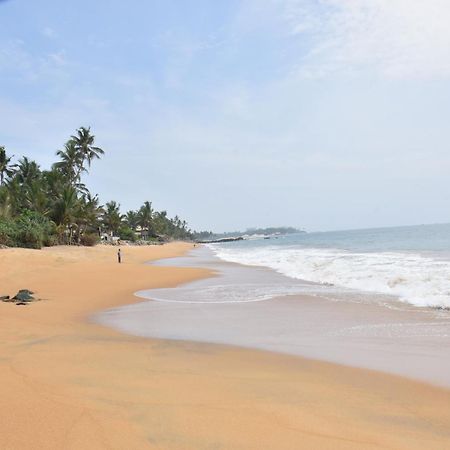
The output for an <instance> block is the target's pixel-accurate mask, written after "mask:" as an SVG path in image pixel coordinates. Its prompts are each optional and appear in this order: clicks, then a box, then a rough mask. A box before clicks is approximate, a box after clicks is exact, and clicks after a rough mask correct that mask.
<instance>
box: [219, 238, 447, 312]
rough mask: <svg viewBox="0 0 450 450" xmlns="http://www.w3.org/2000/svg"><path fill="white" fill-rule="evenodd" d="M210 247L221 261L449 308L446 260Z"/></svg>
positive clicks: (312, 250) (384, 254) (394, 254)
mask: <svg viewBox="0 0 450 450" xmlns="http://www.w3.org/2000/svg"><path fill="white" fill-rule="evenodd" d="M210 247H211V248H212V249H213V250H214V252H215V253H216V255H217V256H218V257H219V258H221V259H223V260H225V261H229V262H235V263H240V264H245V265H251V266H265V267H269V268H271V269H273V270H275V271H277V272H279V273H281V274H283V275H285V276H288V277H291V278H295V279H301V280H306V281H312V282H316V283H321V284H333V285H335V286H341V287H344V288H350V289H356V290H359V291H365V292H376V293H381V294H387V295H392V296H395V297H397V298H398V299H399V300H401V301H403V302H407V303H410V304H412V305H415V306H420V307H436V308H450V261H445V260H438V259H434V258H432V257H428V256H423V255H420V254H408V253H400V252H380V253H356V252H350V251H344V250H337V249H321V248H296V247H289V248H283V247H277V246H270V247H260V248H258V247H255V248H239V247H236V248H227V247H223V246H220V245H211V246H210Z"/></svg>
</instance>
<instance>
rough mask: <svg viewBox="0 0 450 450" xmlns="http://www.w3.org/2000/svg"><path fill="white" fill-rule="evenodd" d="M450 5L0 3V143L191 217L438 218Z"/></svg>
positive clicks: (444, 218)
mask: <svg viewBox="0 0 450 450" xmlns="http://www.w3.org/2000/svg"><path fill="white" fill-rule="evenodd" d="M449 24H450V1H448V0H426V1H425V0H243V1H235V0H223V1H219V0H217V1H212V0H204V1H201V0H189V1H186V0H148V1H143V0H128V1H126V2H125V1H118V0H95V1H92V0H91V1H88V0H77V1H59V0H40V1H35V0H9V1H6V2H0V144H2V145H6V147H7V149H8V150H9V151H10V152H11V153H14V154H15V155H23V154H26V155H29V156H31V157H33V158H35V159H36V160H38V161H39V162H40V163H41V165H42V166H43V167H48V166H49V165H50V163H51V162H52V161H53V160H54V158H55V156H54V153H55V151H56V150H57V149H58V148H60V147H61V146H62V145H63V143H64V142H65V140H66V139H67V138H68V137H69V136H70V134H72V133H73V132H74V130H75V129H76V128H77V127H79V126H81V125H86V126H89V125H90V126H92V129H93V131H94V133H95V134H96V136H97V137H98V144H99V145H100V146H102V147H103V148H104V149H105V150H106V151H107V153H106V155H105V157H104V159H103V160H102V161H100V162H97V163H95V165H94V166H93V169H92V171H91V175H90V177H89V178H88V180H87V181H88V183H87V184H88V185H89V186H90V188H92V189H93V190H94V191H95V192H98V193H99V194H100V196H101V200H102V201H103V202H106V201H108V200H110V199H116V200H117V201H119V202H120V203H121V205H122V207H123V209H124V210H125V209H129V208H137V207H138V206H139V205H140V204H141V203H142V202H143V201H144V200H147V199H149V200H152V201H153V203H154V206H155V207H156V208H158V209H162V208H164V209H167V210H168V212H169V214H171V215H174V214H179V215H181V216H182V217H184V218H186V219H187V220H188V222H189V223H190V225H191V226H192V227H194V228H197V229H204V228H207V229H214V230H217V231H221V230H229V229H236V228H246V227H249V226H256V225H259V226H269V225H294V226H299V227H304V228H306V229H308V230H328V229H339V228H359V227H370V226H383V225H400V224H419V223H433V222H448V221H450V136H449V134H450V26H449Z"/></svg>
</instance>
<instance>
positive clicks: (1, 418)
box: [0, 244, 450, 450]
mask: <svg viewBox="0 0 450 450" xmlns="http://www.w3.org/2000/svg"><path fill="white" fill-rule="evenodd" d="M189 248H190V246H189V245H188V244H170V245H164V246H158V247H125V248H123V257H124V263H123V264H121V265H119V264H117V263H116V258H115V252H116V249H114V248H112V247H96V248H68V247H55V248H50V249H45V250H42V251H36V250H23V249H9V250H0V295H3V294H14V293H15V291H17V290H18V289H21V288H29V289H32V290H35V291H36V292H37V296H38V297H39V298H42V299H43V300H42V301H40V302H38V303H33V304H31V305H29V306H23V307H22V306H15V305H14V304H8V303H0V449H1V450H10V449H11V450H12V449H36V450H39V449H121V450H125V449H133V450H134V449H195V450H201V449H378V448H389V449H425V448H426V449H439V450H443V449H447V448H450V391H448V390H445V389H441V388H437V387H433V386H428V385H426V384H421V383H417V382H413V381H409V380H406V379H403V378H399V377H394V376H390V375H385V374H381V373H377V372H371V371H366V370H360V369H353V368H347V367H342V366H339V365H334V364H328V363H322V362H316V361H311V360H307V359H302V358H297V357H290V356H283V355H277V354H271V353H267V352H260V351H253V350H245V349H239V348H233V347H227V346H219V345H208V344H196V343H190V342H177V341H161V340H148V339H141V338H137V337H132V336H127V335H123V334H121V333H119V332H116V331H114V330H110V329H107V328H105V327H102V326H100V325H97V324H94V323H91V322H89V315H90V314H92V313H93V312H96V311H99V310H101V309H105V308H109V307H114V306H118V305H123V304H126V303H130V302H136V301H137V299H136V297H134V296H133V292H135V291H137V290H140V289H148V288H152V287H163V286H176V285H177V284H180V283H183V282H186V281H189V280H193V279H196V278H199V277H203V276H206V275H207V272H206V271H203V270H197V269H190V268H183V269H178V268H172V267H158V266H148V265H144V264H143V263H144V262H145V261H148V260H153V259H158V258H162V257H171V256H176V255H181V254H183V253H184V252H185V251H186V250H188V249H189Z"/></svg>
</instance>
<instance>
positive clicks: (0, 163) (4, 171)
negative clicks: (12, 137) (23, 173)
mask: <svg viewBox="0 0 450 450" xmlns="http://www.w3.org/2000/svg"><path fill="white" fill-rule="evenodd" d="M12 158H13V157H12V156H6V150H5V147H3V146H0V186H3V183H4V181H5V178H8V177H11V176H12V175H13V173H14V170H13V168H14V167H15V166H13V165H12V164H10V163H11V159H12Z"/></svg>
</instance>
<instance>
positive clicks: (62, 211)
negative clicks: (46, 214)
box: [51, 186, 79, 245]
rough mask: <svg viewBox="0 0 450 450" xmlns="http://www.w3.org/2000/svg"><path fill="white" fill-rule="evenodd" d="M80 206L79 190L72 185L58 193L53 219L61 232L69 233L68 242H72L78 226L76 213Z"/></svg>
mask: <svg viewBox="0 0 450 450" xmlns="http://www.w3.org/2000/svg"><path fill="white" fill-rule="evenodd" d="M78 208H79V200H78V195H77V191H76V189H75V188H74V187H72V186H66V187H65V188H64V189H63V190H62V191H61V192H60V194H59V195H58V197H57V199H56V201H55V203H54V205H53V210H52V212H51V216H52V219H53V221H54V222H55V223H56V225H57V226H58V229H59V230H60V234H62V233H67V234H68V244H69V245H70V244H72V240H73V234H74V231H75V227H76V215H77V211H78Z"/></svg>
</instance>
